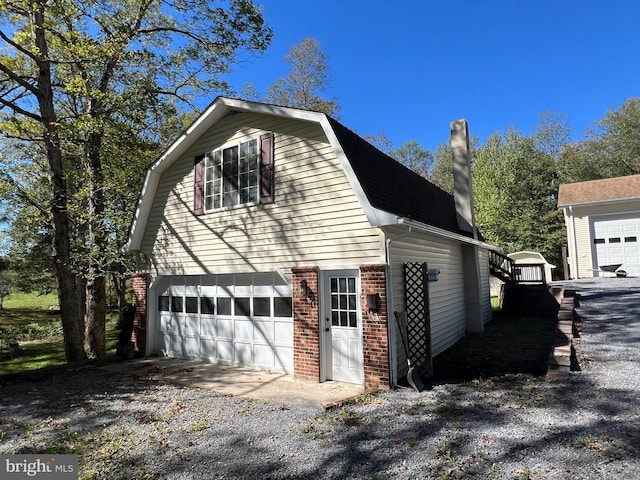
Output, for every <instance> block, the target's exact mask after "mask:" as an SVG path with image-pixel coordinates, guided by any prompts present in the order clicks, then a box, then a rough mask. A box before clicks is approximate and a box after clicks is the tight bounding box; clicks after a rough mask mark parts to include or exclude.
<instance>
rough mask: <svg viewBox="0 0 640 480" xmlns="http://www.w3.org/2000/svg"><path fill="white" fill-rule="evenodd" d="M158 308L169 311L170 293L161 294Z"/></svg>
mask: <svg viewBox="0 0 640 480" xmlns="http://www.w3.org/2000/svg"><path fill="white" fill-rule="evenodd" d="M158 310H159V311H161V312H168V311H169V296H168V295H160V296H159V297H158Z"/></svg>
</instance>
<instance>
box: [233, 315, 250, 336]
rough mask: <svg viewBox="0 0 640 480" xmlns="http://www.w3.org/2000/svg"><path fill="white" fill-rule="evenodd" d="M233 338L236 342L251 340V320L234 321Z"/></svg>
mask: <svg viewBox="0 0 640 480" xmlns="http://www.w3.org/2000/svg"><path fill="white" fill-rule="evenodd" d="M233 338H235V339H236V340H253V322H252V321H251V320H240V319H236V321H235V325H234V329H233Z"/></svg>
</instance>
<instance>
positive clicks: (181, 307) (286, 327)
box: [154, 273, 293, 373]
mask: <svg viewBox="0 0 640 480" xmlns="http://www.w3.org/2000/svg"><path fill="white" fill-rule="evenodd" d="M154 290H155V292H156V295H157V297H156V298H157V315H156V319H157V320H156V322H157V324H156V328H157V329H156V332H157V335H156V339H157V345H156V346H157V348H156V350H162V351H164V352H165V354H167V355H169V356H173V357H178V358H188V359H206V360H209V361H213V362H216V363H222V364H227V365H239V366H248V367H257V368H268V369H273V370H278V371H283V372H286V373H293V306H292V296H291V287H290V286H289V285H288V284H287V283H286V281H285V280H284V279H283V278H282V277H281V276H280V275H278V274H277V273H254V274H235V275H234V274H228V275H207V276H172V277H164V278H162V279H160V280H159V281H158V282H157V284H156V286H154Z"/></svg>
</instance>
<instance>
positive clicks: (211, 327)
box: [200, 315, 216, 337]
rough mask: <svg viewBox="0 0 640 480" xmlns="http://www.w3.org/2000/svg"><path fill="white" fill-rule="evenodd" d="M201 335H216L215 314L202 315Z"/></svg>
mask: <svg viewBox="0 0 640 480" xmlns="http://www.w3.org/2000/svg"><path fill="white" fill-rule="evenodd" d="M200 335H202V336H203V337H215V336H216V319H215V317H214V316H213V315H201V316H200Z"/></svg>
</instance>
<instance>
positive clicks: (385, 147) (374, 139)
mask: <svg viewBox="0 0 640 480" xmlns="http://www.w3.org/2000/svg"><path fill="white" fill-rule="evenodd" d="M363 138H364V139H365V140H366V141H367V142H369V143H370V144H371V145H373V146H374V147H376V148H377V149H378V150H380V151H381V152H384V153H389V152H390V151H391V149H392V147H393V142H391V140H389V138H388V137H387V136H386V135H385V134H384V132H380V133H379V134H378V135H365V136H364V137H363Z"/></svg>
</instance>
